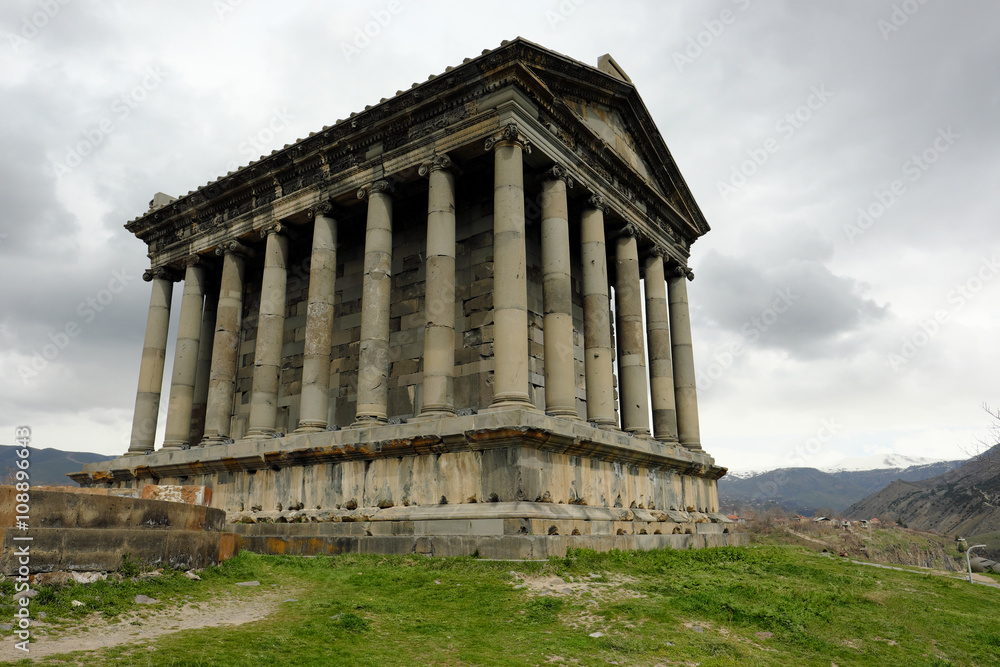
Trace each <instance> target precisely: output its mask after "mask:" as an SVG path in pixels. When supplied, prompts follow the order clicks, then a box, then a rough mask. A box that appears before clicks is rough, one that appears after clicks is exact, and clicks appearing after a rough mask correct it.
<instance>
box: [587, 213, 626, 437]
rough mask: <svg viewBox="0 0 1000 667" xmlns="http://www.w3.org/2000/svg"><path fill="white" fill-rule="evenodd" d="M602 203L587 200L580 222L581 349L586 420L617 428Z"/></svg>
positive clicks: (606, 254) (606, 252) (609, 299)
mask: <svg viewBox="0 0 1000 667" xmlns="http://www.w3.org/2000/svg"><path fill="white" fill-rule="evenodd" d="M605 210H606V209H605V204H604V199H603V198H601V197H598V196H596V195H595V196H592V197H590V199H588V200H587V206H586V207H585V208H584V210H583V215H582V217H581V220H580V241H581V256H582V259H583V281H582V288H583V346H584V357H583V358H584V367H585V373H586V378H587V420H588V421H591V422H593V423H594V424H597V425H598V426H601V427H605V428H608V427H616V426H617V425H618V421H617V420H616V419H615V394H614V367H613V366H614V360H613V355H612V351H611V318H610V312H611V298H610V296H609V294H608V292H609V290H608V251H607V246H606V245H605V242H604V212H605Z"/></svg>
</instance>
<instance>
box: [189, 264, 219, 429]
mask: <svg viewBox="0 0 1000 667" xmlns="http://www.w3.org/2000/svg"><path fill="white" fill-rule="evenodd" d="M217 283H218V277H216V278H213V279H212V280H210V281H208V282H207V283H206V285H205V310H204V312H203V313H202V315H201V336H200V338H199V344H198V366H197V370H196V371H195V378H194V405H193V406H192V408H191V434H190V437H189V438H188V442H190V443H191V446H192V447H193V446H195V445H197V444H199V443H200V442H201V439H202V436H204V435H205V409H206V408H207V407H208V406H207V404H208V383H209V379H210V378H211V374H212V348H213V345H214V343H215V319H216V314H217V313H216V311H217V310H218V307H219V286H218V284H217Z"/></svg>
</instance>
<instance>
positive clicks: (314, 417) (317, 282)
mask: <svg viewBox="0 0 1000 667" xmlns="http://www.w3.org/2000/svg"><path fill="white" fill-rule="evenodd" d="M332 208H333V207H332V206H331V205H330V203H329V202H323V203H321V204H319V205H318V206H317V207H316V217H315V220H314V222H313V241H312V258H311V259H310V260H309V301H308V306H307V310H306V343H305V354H304V355H303V358H302V399H301V403H300V406H299V426H298V428H297V429H295V432H296V433H310V432H315V431H324V430H326V427H327V426H328V414H329V411H330V346H331V340H332V338H333V297H334V294H335V293H336V281H337V221H336V220H334V219H333V218H332V217H330V213H331V211H332Z"/></svg>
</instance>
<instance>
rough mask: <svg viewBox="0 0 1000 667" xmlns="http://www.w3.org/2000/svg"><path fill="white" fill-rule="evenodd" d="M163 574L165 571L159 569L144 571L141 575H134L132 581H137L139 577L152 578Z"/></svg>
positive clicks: (142, 578) (143, 578)
mask: <svg viewBox="0 0 1000 667" xmlns="http://www.w3.org/2000/svg"><path fill="white" fill-rule="evenodd" d="M162 575H163V573H162V572H160V571H159V570H153V571H152V572H143V573H142V574H140V575H137V576H135V577H132V581H135V580H137V579H141V580H146V579H152V578H153V577H159V576H162Z"/></svg>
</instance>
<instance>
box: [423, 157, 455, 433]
mask: <svg viewBox="0 0 1000 667" xmlns="http://www.w3.org/2000/svg"><path fill="white" fill-rule="evenodd" d="M451 169H452V163H451V159H450V158H449V157H448V156H447V155H436V156H434V157H433V158H432V159H431V160H430V161H429V162H428V163H426V164H423V165H420V175H421V176H427V178H428V190H427V280H426V283H425V284H426V285H427V288H426V289H427V292H426V297H425V298H424V309H425V310H426V313H427V325H426V328H425V329H424V398H423V404H422V406H421V408H420V416H421V417H430V416H438V417H447V416H452V415H454V414H455V175H454V173H452V170H451Z"/></svg>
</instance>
